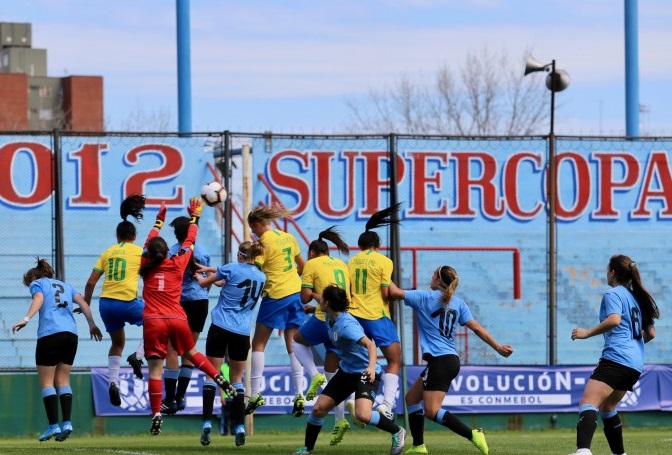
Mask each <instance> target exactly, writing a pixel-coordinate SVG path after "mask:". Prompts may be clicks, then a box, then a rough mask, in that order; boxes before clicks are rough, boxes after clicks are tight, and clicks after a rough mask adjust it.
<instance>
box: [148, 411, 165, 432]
mask: <svg viewBox="0 0 672 455" xmlns="http://www.w3.org/2000/svg"><path fill="white" fill-rule="evenodd" d="M161 425H163V417H162V416H161V413H160V412H157V413H156V414H154V417H152V426H151V428H150V429H149V432H150V433H151V434H153V435H154V436H156V435H157V434H159V433H161Z"/></svg>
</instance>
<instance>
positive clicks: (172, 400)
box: [161, 216, 210, 414]
mask: <svg viewBox="0 0 672 455" xmlns="http://www.w3.org/2000/svg"><path fill="white" fill-rule="evenodd" d="M189 224H190V219H189V218H188V217H186V216H178V217H177V218H175V219H174V220H173V221H171V222H170V226H171V227H172V228H173V232H174V233H175V238H176V239H177V243H175V244H174V245H173V246H171V247H170V249H169V250H168V254H169V255H170V256H172V255H174V254H177V253H178V252H179V251H180V249H181V248H182V242H184V239H185V238H187V232H188V231H189ZM197 264H198V265H202V266H205V267H208V266H210V253H208V252H207V251H206V249H205V248H203V246H202V245H201V244H199V243H198V242H196V243H194V249H193V254H192V256H191V259H190V261H189V265H188V266H187V270H186V271H185V272H184V276H183V277H182V293H181V295H180V305H182V308H183V309H184V312H185V313H186V314H187V321H188V322H189V328H190V329H191V336H192V337H193V338H194V342H196V341H198V338H199V337H200V335H201V332H202V331H203V327H204V326H205V320H206V319H207V318H208V291H209V290H210V287H209V286H207V287H205V288H203V287H201V285H200V284H199V282H198V280H197V279H196V278H195V277H194V272H195V271H196V268H197ZM193 371H194V364H193V363H191V362H190V361H189V360H188V359H185V358H184V357H182V364H181V365H179V369H178V361H177V352H175V350H174V349H173V348H172V347H171V346H170V345H169V346H168V356H167V357H166V368H165V370H164V372H163V383H164V387H163V388H164V390H165V391H166V396H165V397H164V400H163V403H162V405H161V412H162V413H163V414H175V413H176V412H177V411H183V410H184V408H185V407H186V400H185V398H184V396H185V394H186V393H187V388H188V387H189V381H190V380H191V374H192V372H193Z"/></svg>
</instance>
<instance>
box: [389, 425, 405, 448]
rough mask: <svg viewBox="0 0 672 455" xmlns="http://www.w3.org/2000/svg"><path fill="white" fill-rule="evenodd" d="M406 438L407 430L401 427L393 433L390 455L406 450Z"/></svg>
mask: <svg viewBox="0 0 672 455" xmlns="http://www.w3.org/2000/svg"><path fill="white" fill-rule="evenodd" d="M405 439H406V430H404V429H403V428H399V431H397V432H396V433H394V434H393V435H392V447H391V448H390V455H397V454H399V453H401V451H402V450H404V440H405Z"/></svg>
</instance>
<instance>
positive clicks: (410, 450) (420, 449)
mask: <svg viewBox="0 0 672 455" xmlns="http://www.w3.org/2000/svg"><path fill="white" fill-rule="evenodd" d="M404 453H429V452H428V451H427V447H426V446H425V445H424V444H420V445H419V446H411V447H409V448H408V450H407V451H406V452H404Z"/></svg>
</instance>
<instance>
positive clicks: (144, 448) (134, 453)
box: [0, 426, 672, 455]
mask: <svg viewBox="0 0 672 455" xmlns="http://www.w3.org/2000/svg"><path fill="white" fill-rule="evenodd" d="M330 430H331V428H330V427H327V426H325V427H324V428H323V430H322V433H321V434H320V437H319V439H318V441H317V445H316V446H315V450H314V452H313V453H314V454H316V455H318V454H325V455H328V454H357V455H368V454H388V453H389V450H390V437H389V435H387V434H386V433H383V432H381V431H379V430H369V429H366V430H360V429H357V428H354V429H351V430H350V431H349V432H348V433H347V434H346V435H345V438H344V439H343V442H341V444H339V445H338V446H335V447H331V446H329V438H330V434H331V431H330ZM37 436H38V435H35V436H34V437H30V438H29V437H21V438H0V455H5V454H31V455H32V454H36V453H40V454H49V453H54V454H58V455H74V454H77V455H83V454H119V455H163V454H175V455H178V454H179V455H182V454H185V455H188V454H200V455H203V454H207V453H213V454H214V453H232V454H233V453H235V454H240V455H244V454H247V455H252V454H263V455H271V454H291V453H293V452H294V450H295V449H296V448H298V447H300V446H303V432H299V431H288V432H257V433H256V434H254V435H253V436H248V438H247V444H246V445H245V446H243V447H236V446H235V444H234V441H233V437H231V436H220V435H219V434H217V433H216V432H213V434H212V443H211V444H210V445H209V446H207V447H203V446H201V444H200V442H199V438H200V434H199V433H195V432H194V433H177V432H174V431H170V429H167V428H165V426H164V431H163V433H161V434H160V435H159V436H150V435H149V434H133V435H115V436H112V435H111V436H89V435H78V434H77V433H73V435H72V436H71V437H70V439H68V440H67V441H65V442H56V441H54V440H51V441H46V442H42V443H40V442H38V441H37ZM486 437H487V440H488V444H489V446H490V454H492V455H499V454H502V455H504V454H517V455H524V454H530V455H532V454H535V455H536V454H564V455H567V454H569V453H571V452H573V451H574V441H575V432H574V430H569V429H560V430H552V431H551V430H545V431H491V432H487V433H486ZM624 439H625V449H626V451H627V452H628V453H629V454H635V455H636V454H646V455H658V454H660V455H662V454H665V455H667V454H669V453H670V450H671V449H672V430H671V429H669V428H656V429H627V428H626V429H625V431H624ZM425 444H426V445H427V448H428V450H429V453H430V454H433V455H440V454H451V455H461V454H464V455H478V454H479V452H478V450H477V449H476V448H475V447H474V446H472V444H471V443H470V442H469V441H467V440H466V439H462V438H461V437H459V436H457V435H455V434H454V433H452V432H450V431H448V430H446V431H441V430H432V431H427V432H426V433H425ZM410 446H411V438H410V435H409V436H408V437H407V440H406V448H409V447H410ZM592 451H593V453H594V454H595V455H598V454H599V455H609V454H610V453H611V451H610V450H609V447H608V446H607V443H606V440H605V438H604V435H603V434H602V431H601V428H598V430H597V431H596V432H595V437H594V439H593V447H592Z"/></svg>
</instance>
